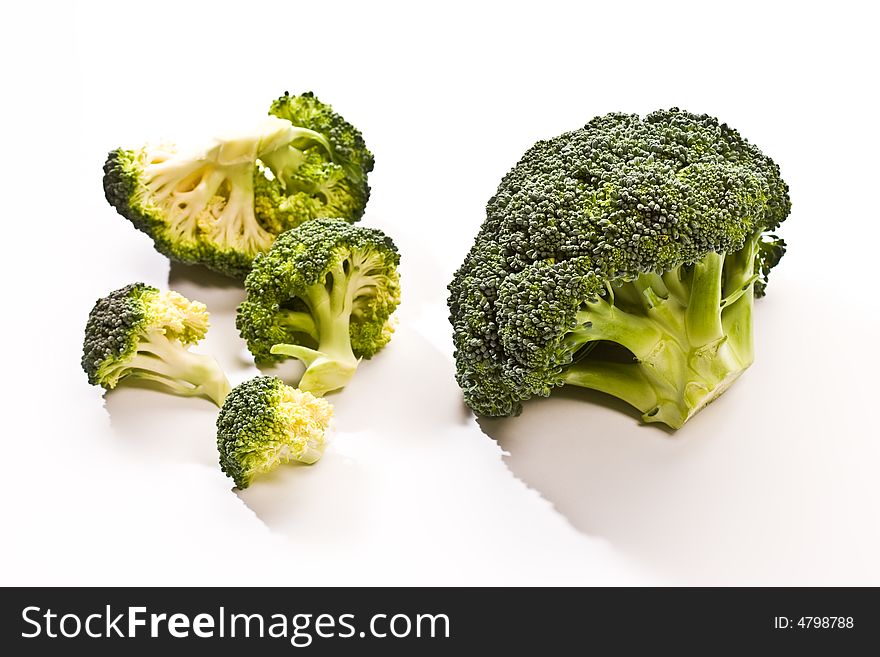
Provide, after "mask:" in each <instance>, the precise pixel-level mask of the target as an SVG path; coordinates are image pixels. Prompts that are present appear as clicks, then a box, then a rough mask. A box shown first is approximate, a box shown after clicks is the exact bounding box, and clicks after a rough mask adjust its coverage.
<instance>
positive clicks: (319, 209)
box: [104, 93, 373, 278]
mask: <svg viewBox="0 0 880 657" xmlns="http://www.w3.org/2000/svg"><path fill="white" fill-rule="evenodd" d="M270 111H271V114H272V115H271V116H269V117H268V118H267V119H266V120H264V122H263V123H262V124H261V125H259V126H258V127H257V128H256V129H255V130H253V131H251V132H248V133H244V134H240V135H235V136H230V137H226V138H222V139H218V140H216V141H215V142H214V143H213V144H211V145H210V146H208V147H207V148H205V149H204V150H202V151H201V152H197V153H190V154H187V153H178V152H177V151H176V149H175V148H174V147H173V146H145V147H143V148H140V149H137V150H125V149H121V148H120V149H116V150H114V151H112V152H111V153H110V154H109V155H108V157H107V161H106V162H105V164H104V193H105V196H106V197H107V201H108V202H109V203H110V205H112V206H113V207H115V208H116V210H117V211H118V212H119V213H120V214H121V215H123V216H124V217H126V218H127V219H129V220H130V221H131V222H132V224H134V226H135V227H136V228H138V229H139V230H141V231H143V232H145V233H146V234H147V235H149V236H150V237H151V238H152V239H153V242H154V243H155V245H156V249H157V250H158V251H159V252H161V253H164V254H165V255H167V256H168V257H170V258H173V259H175V260H179V261H181V262H185V263H190V264H203V265H206V266H208V267H210V268H212V269H214V270H216V271H219V272H222V273H224V274H227V275H229V276H232V277H236V278H243V277H244V276H245V275H246V274H247V272H248V271H249V269H250V266H251V263H252V261H253V258H254V256H255V255H256V254H257V253H260V252H262V251H265V250H266V249H268V248H269V246H270V245H271V244H272V242H273V240H274V239H275V236H276V235H277V234H279V233H281V232H283V231H285V230H288V229H290V228H293V227H295V226H298V225H299V224H301V223H302V222H304V221H306V220H309V219H314V218H317V217H325V216H336V217H342V218H344V219H346V220H347V221H351V222H354V221H357V220H359V219H360V218H361V216H362V215H363V212H364V207H365V206H366V203H367V200H368V198H369V186H368V185H367V173H368V172H369V171H371V170H372V168H373V156H372V154H371V153H370V151H369V150H367V147H366V145H365V144H364V140H363V137H362V136H361V134H360V132H358V130H357V129H356V128H355V127H354V126H352V125H351V124H349V123H347V122H346V121H345V120H344V119H343V118H342V117H340V116H339V115H338V114H336V113H334V112H333V111H332V109H331V108H330V107H329V106H328V105H325V104H323V103H321V102H320V101H319V100H318V99H317V98H315V96H314V95H313V94H311V93H307V94H303V95H302V96H290V95H288V94H286V93H285V95H284V96H282V97H281V98H280V99H278V100H277V101H275V102H274V103H273V104H272V106H271V110H270Z"/></svg>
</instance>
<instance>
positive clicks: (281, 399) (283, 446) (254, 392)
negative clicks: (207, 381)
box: [217, 376, 333, 488]
mask: <svg viewBox="0 0 880 657" xmlns="http://www.w3.org/2000/svg"><path fill="white" fill-rule="evenodd" d="M332 415H333V407H332V406H331V405H330V403H329V402H327V401H326V400H324V399H318V398H316V397H315V396H314V395H312V394H311V393H308V392H303V391H301V390H297V389H296V388H292V387H290V386H288V385H285V384H284V383H283V382H282V381H281V380H280V379H276V378H275V377H270V376H258V377H256V378H253V379H251V380H250V381H245V382H244V383H242V384H240V385H237V386H236V387H235V388H233V390H232V392H230V393H229V395H228V396H227V397H226V401H225V402H224V404H223V407H222V408H221V409H220V415H219V416H218V417H217V449H218V450H219V452H220V467H221V469H222V470H223V472H224V473H225V474H227V475H228V476H229V477H231V478H232V480H233V481H234V482H235V485H236V486H238V487H239V488H247V487H248V486H249V485H250V484H251V481H252V480H253V478H254V477H255V476H257V475H259V474H262V473H265V472H269V471H270V470H273V469H274V468H275V467H277V466H278V465H280V464H281V463H288V462H289V461H291V460H294V461H299V462H301V463H307V464H311V463H314V462H315V461H317V460H318V459H319V458H321V454H322V453H323V451H324V434H325V432H326V430H327V427H328V425H329V424H330V418H331V417H332Z"/></svg>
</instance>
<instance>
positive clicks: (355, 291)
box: [236, 219, 400, 396]
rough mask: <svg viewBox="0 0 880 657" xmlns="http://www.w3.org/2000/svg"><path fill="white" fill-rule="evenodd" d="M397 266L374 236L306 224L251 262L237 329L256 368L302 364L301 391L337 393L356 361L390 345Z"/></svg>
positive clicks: (384, 242) (337, 222)
mask: <svg viewBox="0 0 880 657" xmlns="http://www.w3.org/2000/svg"><path fill="white" fill-rule="evenodd" d="M399 262H400V257H399V255H398V253H397V248H396V247H395V246H394V243H393V242H392V241H391V239H390V238H389V237H387V236H386V235H385V234H384V233H383V232H382V231H380V230H376V229H374V228H362V227H360V226H352V225H350V224H348V223H346V222H345V221H343V220H341V219H316V220H314V221H309V222H307V223H304V224H303V225H301V226H299V227H298V228H294V229H293V230H289V231H287V232H285V233H282V234H281V235H279V236H278V239H276V240H275V243H274V244H273V245H272V248H271V249H269V251H268V252H267V253H264V254H260V255H258V256H257V258H256V259H255V260H254V267H253V270H252V271H251V273H250V274H249V275H248V277H247V279H246V280H245V289H246V291H247V299H246V300H245V301H244V302H243V303H242V304H241V305H240V306H239V308H238V316H237V318H236V325H237V326H238V329H239V332H240V333H241V336H242V337H243V338H244V339H245V340H246V341H247V345H248V348H249V349H250V351H251V353H252V354H253V355H254V359H255V360H256V361H257V362H258V363H271V362H273V361H280V360H283V359H284V358H285V357H288V356H293V357H295V358H298V359H300V360H302V361H303V362H304V363H305V365H306V371H305V373H304V374H303V377H302V379H301V380H300V382H299V387H300V388H301V389H303V390H306V391H309V392H312V393H314V394H315V395H318V396H321V395H323V394H325V393H327V392H330V391H332V390H336V389H339V388H342V387H344V386H345V385H346V384H347V383H348V381H349V380H350V379H351V377H352V376H353V375H354V372H355V370H356V369H357V366H358V362H359V359H360V358H370V357H371V356H373V355H374V354H375V353H376V352H377V351H379V350H380V349H381V348H382V347H383V346H385V344H386V343H387V342H388V340H389V339H390V338H391V333H392V330H393V323H392V319H391V313H393V312H394V310H395V308H397V305H398V303H399V302H400V285H399V277H398V272H397V265H398V263H399Z"/></svg>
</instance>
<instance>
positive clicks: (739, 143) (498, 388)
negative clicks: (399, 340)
mask: <svg viewBox="0 0 880 657" xmlns="http://www.w3.org/2000/svg"><path fill="white" fill-rule="evenodd" d="M789 210H790V201H789V197H788V187H787V186H786V184H785V182H783V180H782V179H781V177H780V174H779V168H778V166H777V165H776V164H775V163H774V162H773V161H772V160H770V159H769V158H768V157H766V156H765V155H763V154H762V153H761V151H759V150H758V149H757V148H756V147H755V146H753V145H751V144H750V143H748V142H747V141H746V140H744V139H743V138H742V137H741V136H740V134H739V133H738V132H737V131H735V130H733V129H732V128H730V127H728V126H727V125H726V124H721V123H719V122H718V121H717V119H715V118H712V117H710V116H706V115H701V116H698V115H694V114H690V113H688V112H683V111H680V110H678V109H671V110H668V111H659V112H654V113H652V114H649V115H648V116H647V117H645V119H644V120H642V119H640V118H639V117H638V116H636V115H628V114H609V115H606V116H602V117H598V118H596V119H593V120H592V121H590V122H589V123H588V124H587V125H586V126H584V127H583V128H581V129H579V130H574V131H572V132H567V133H565V134H563V135H560V136H559V137H556V138H554V139H550V140H547V141H541V142H538V143H537V144H535V145H534V146H533V147H532V148H531V149H529V150H528V151H527V152H526V154H525V155H524V156H523V158H522V159H521V160H520V162H519V163H518V164H517V165H516V166H515V167H514V168H513V169H512V170H511V171H510V172H509V173H508V174H507V175H506V176H504V178H503V180H502V181H501V184H500V185H499V187H498V191H497V192H496V194H495V196H493V197H492V198H491V199H490V200H489V203H488V206H487V216H486V220H485V222H484V224H483V226H482V228H481V230H480V232H479V234H478V235H477V238H476V240H475V244H474V246H473V248H472V249H471V251H470V253H469V254H468V255H467V257H466V258H465V261H464V263H463V264H462V266H461V267H460V268H459V270H458V271H457V272H456V274H455V276H454V278H453V281H452V283H451V284H450V288H449V289H450V293H451V294H450V297H449V308H450V312H451V317H450V319H451V322H452V325H453V329H454V342H455V350H456V351H455V356H456V361H457V380H458V382H459V384H460V385H461V387H462V390H463V391H464V396H465V400H466V401H467V403H468V404H469V405H470V406H471V407H472V408H473V409H474V410H475V411H477V412H478V413H480V414H484V415H514V414H517V413H519V412H520V410H521V402H522V401H523V400H526V399H528V398H529V397H532V396H534V395H542V396H546V395H547V394H549V392H550V391H551V390H552V388H553V387H555V386H559V385H563V384H565V383H569V384H574V385H583V386H586V387H592V388H596V389H599V390H603V391H604V392H608V393H610V394H613V395H615V396H618V397H621V398H623V399H625V400H626V401H628V402H630V403H631V404H633V405H634V406H636V407H637V408H639V409H640V410H641V411H642V413H643V418H644V419H645V421H660V422H665V423H666V424H668V425H670V426H673V427H677V426H681V424H683V423H684V421H686V420H687V419H688V418H689V417H691V416H692V415H693V414H694V413H695V412H696V411H697V410H699V409H700V408H702V407H703V406H704V405H705V404H706V403H708V402H709V401H711V400H712V399H714V398H715V397H716V396H717V395H718V394H720V393H721V392H722V391H723V390H724V389H725V388H726V387H727V386H728V385H729V384H730V382H731V381H732V380H733V379H734V378H735V377H736V375H737V374H738V373H740V372H741V371H742V370H744V369H745V368H746V367H748V365H749V364H750V363H751V362H752V358H753V354H752V342H751V307H752V298H753V296H755V294H757V295H761V294H763V291H764V285H765V284H766V279H767V274H768V273H769V270H770V268H771V267H772V266H773V265H775V264H776V263H777V262H778V260H779V258H780V257H781V255H782V253H783V252H784V243H783V242H782V240H780V239H779V238H777V237H776V236H775V235H772V234H770V233H771V232H772V231H774V230H775V229H776V228H777V227H778V226H779V224H780V223H781V222H782V221H783V220H784V219H785V218H786V217H787V215H788V213H789Z"/></svg>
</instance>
